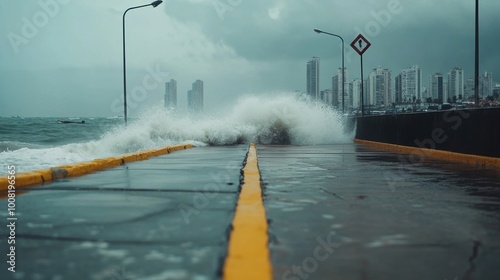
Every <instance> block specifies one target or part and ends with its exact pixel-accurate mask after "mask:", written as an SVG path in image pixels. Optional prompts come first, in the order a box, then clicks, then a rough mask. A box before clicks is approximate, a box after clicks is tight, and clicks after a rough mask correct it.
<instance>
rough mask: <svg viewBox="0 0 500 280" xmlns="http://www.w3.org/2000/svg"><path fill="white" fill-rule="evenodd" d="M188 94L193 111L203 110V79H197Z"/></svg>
mask: <svg viewBox="0 0 500 280" xmlns="http://www.w3.org/2000/svg"><path fill="white" fill-rule="evenodd" d="M187 95H188V98H187V99H188V100H187V101H188V109H189V110H190V111H192V112H200V111H203V81H201V80H196V81H195V82H194V83H193V86H192V89H191V90H188V94H187Z"/></svg>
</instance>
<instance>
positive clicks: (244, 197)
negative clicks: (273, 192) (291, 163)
mask: <svg viewBox="0 0 500 280" xmlns="http://www.w3.org/2000/svg"><path fill="white" fill-rule="evenodd" d="M268 243H269V237H268V230H267V219H266V210H265V209H264V203H263V201H262V189H261V185H260V173H259V167H258V164H257V151H256V149H255V145H254V144H250V149H249V151H248V155H247V160H246V164H245V167H244V168H243V185H242V186H241V192H240V196H239V198H238V204H237V205H236V213H235V215H234V219H233V223H232V231H231V236H230V239H229V248H228V254H227V257H226V261H225V263H224V270H223V278H224V280H233V279H234V280H244V279H249V280H255V279H259V280H267V279H272V278H273V277H272V266H271V257H270V253H269V246H268V245H269V244H268Z"/></svg>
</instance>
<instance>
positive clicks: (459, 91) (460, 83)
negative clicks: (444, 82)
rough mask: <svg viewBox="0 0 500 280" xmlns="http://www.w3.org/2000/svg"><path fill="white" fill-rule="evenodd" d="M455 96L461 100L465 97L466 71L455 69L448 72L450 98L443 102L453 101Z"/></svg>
mask: <svg viewBox="0 0 500 280" xmlns="http://www.w3.org/2000/svg"><path fill="white" fill-rule="evenodd" d="M453 96H455V97H456V98H458V99H460V98H463V96H464V70H463V69H462V68H459V67H455V68H453V69H451V70H450V72H448V97H447V98H446V99H444V100H443V102H448V101H449V100H452V99H453Z"/></svg>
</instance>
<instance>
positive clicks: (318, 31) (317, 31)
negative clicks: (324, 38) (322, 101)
mask: <svg viewBox="0 0 500 280" xmlns="http://www.w3.org/2000/svg"><path fill="white" fill-rule="evenodd" d="M314 32H316V33H320V34H321V33H323V34H327V35H331V36H335V37H337V38H339V39H340V40H341V41H342V113H344V96H345V68H344V39H343V38H342V37H341V36H339V35H337V34H333V33H329V32H325V31H322V30H319V29H316V28H315V29H314ZM332 90H333V89H332Z"/></svg>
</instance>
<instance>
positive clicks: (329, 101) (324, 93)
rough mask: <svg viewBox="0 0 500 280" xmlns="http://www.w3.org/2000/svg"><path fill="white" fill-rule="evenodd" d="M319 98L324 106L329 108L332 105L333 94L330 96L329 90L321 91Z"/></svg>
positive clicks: (330, 91)
mask: <svg viewBox="0 0 500 280" xmlns="http://www.w3.org/2000/svg"><path fill="white" fill-rule="evenodd" d="M319 96H320V99H321V101H323V102H324V103H326V104H328V105H330V106H331V105H332V102H333V101H332V100H333V94H332V90H331V89H325V90H322V91H321V92H320V93H319Z"/></svg>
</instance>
